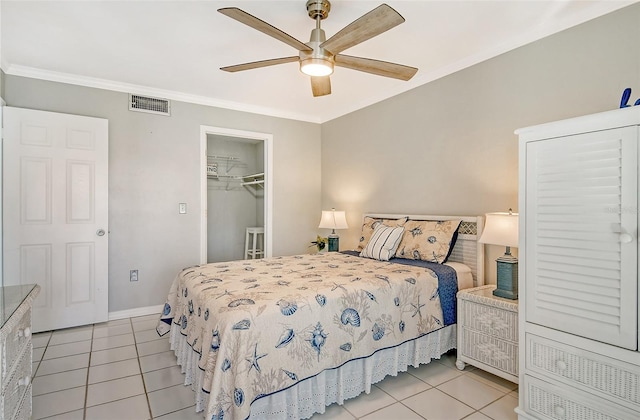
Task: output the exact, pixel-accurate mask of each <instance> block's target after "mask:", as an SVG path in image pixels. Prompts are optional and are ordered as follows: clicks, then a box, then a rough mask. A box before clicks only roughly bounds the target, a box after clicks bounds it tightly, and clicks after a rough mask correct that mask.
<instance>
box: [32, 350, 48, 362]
mask: <svg viewBox="0 0 640 420" xmlns="http://www.w3.org/2000/svg"><path fill="white" fill-rule="evenodd" d="M45 350H46V347H39V348H37V349H33V356H32V357H33V359H31V360H34V361H36V360H38V361H40V360H42V356H44V351H45Z"/></svg>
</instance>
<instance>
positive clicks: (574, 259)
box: [516, 106, 640, 420]
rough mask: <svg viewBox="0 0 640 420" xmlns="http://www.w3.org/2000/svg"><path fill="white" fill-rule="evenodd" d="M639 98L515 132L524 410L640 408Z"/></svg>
mask: <svg viewBox="0 0 640 420" xmlns="http://www.w3.org/2000/svg"><path fill="white" fill-rule="evenodd" d="M639 126H640V106H636V107H631V108H625V109H619V110H615V111H609V112H604V113H599V114H594V115H589V116H584V117H579V118H573V119H569V120H564V121H558V122H554V123H549V124H543V125H539V126H535V127H528V128H524V129H520V130H518V131H516V133H517V134H518V135H519V137H520V145H519V150H520V152H519V154H520V156H519V168H520V169H519V170H520V174H519V212H520V243H519V255H520V264H519V273H518V274H519V291H520V321H519V322H520V343H521V346H520V367H521V369H520V374H519V379H520V382H519V384H520V387H519V404H518V408H517V409H516V412H517V413H518V418H519V419H521V420H530V419H569V420H573V419H575V420H590V419H598V420H614V419H617V420H632V419H633V420H637V419H640V352H639V351H638V339H639V333H638V331H639V330H638V326H639V325H640V318H639V313H638V301H639V295H638V293H639V289H638V217H639V211H638V204H639V203H638V175H639V173H640V171H639V170H638V166H639V158H638V153H639V151H640V148H639V147H638V142H639V140H640V134H639V133H640V130H639Z"/></svg>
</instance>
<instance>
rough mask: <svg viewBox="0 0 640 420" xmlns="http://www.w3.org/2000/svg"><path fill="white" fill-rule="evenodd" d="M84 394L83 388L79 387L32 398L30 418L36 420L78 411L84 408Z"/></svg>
mask: <svg viewBox="0 0 640 420" xmlns="http://www.w3.org/2000/svg"><path fill="white" fill-rule="evenodd" d="M84 393H85V387H79V388H73V389H66V390H64V391H58V392H52V393H49V394H44V395H38V396H36V397H33V415H32V418H33V419H34V420H36V419H41V418H44V417H49V416H55V415H57V414H62V413H67V412H70V411H76V410H79V409H81V408H83V406H84Z"/></svg>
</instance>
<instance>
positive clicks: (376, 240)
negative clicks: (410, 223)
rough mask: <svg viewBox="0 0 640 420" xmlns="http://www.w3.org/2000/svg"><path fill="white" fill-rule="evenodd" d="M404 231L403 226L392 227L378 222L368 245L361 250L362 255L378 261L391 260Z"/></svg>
mask: <svg viewBox="0 0 640 420" xmlns="http://www.w3.org/2000/svg"><path fill="white" fill-rule="evenodd" d="M403 232H404V228H403V227H402V226H399V227H390V226H385V225H383V224H382V223H378V224H377V225H376V228H375V229H374V230H373V234H372V235H371V239H369V242H368V243H367V246H365V247H364V249H363V250H362V252H360V256H361V257H366V258H373V259H374V260H378V261H389V259H391V258H393V256H394V255H396V250H397V249H398V245H400V241H401V240H402V233H403Z"/></svg>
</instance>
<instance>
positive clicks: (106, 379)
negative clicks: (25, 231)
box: [33, 315, 518, 420]
mask: <svg viewBox="0 0 640 420" xmlns="http://www.w3.org/2000/svg"><path fill="white" fill-rule="evenodd" d="M157 320H158V316H157V315H150V316H143V317H137V318H130V319H122V320H117V321H109V322H106V323H102V324H95V325H89V326H84V327H78V328H69V329H65V330H58V331H54V332H46V333H39V334H34V336H33V347H34V350H33V372H34V378H33V419H34V420H36V419H43V418H46V419H64V420H76V419H77V420H83V419H86V420H95V419H105V420H115V419H118V420H138V419H141V420H145V419H161V420H191V419H194V420H195V419H197V420H201V419H202V414H196V413H195V410H194V394H193V392H192V391H191V389H190V388H189V387H185V386H183V385H182V383H183V380H184V379H183V375H182V374H181V373H180V368H179V367H178V366H177V365H176V358H175V356H174V354H173V352H172V351H170V349H169V341H168V338H167V337H166V336H165V337H164V338H160V337H158V335H157V333H156V332H155V326H156V322H157ZM454 363H455V355H454V353H449V354H447V355H445V356H443V358H442V359H440V360H439V361H437V362H435V363H433V362H432V363H430V364H428V365H424V366H421V367H420V368H417V369H415V368H410V370H409V371H408V372H406V373H402V374H400V375H398V376H397V377H387V378H386V379H385V380H383V381H382V382H380V383H378V384H376V385H375V386H373V387H372V389H371V393H370V394H362V395H360V396H359V397H357V398H354V399H352V400H348V401H346V402H345V404H344V405H342V406H338V405H336V404H334V405H332V406H330V407H327V411H326V412H325V413H324V414H322V415H316V416H314V417H313V419H314V420H324V419H340V420H342V419H345V420H346V419H366V420H374V419H389V418H392V419H394V420H410V419H423V418H424V419H429V420H459V419H468V420H483V419H484V420H487V419H494V420H510V419H516V415H515V413H514V412H513V409H514V408H515V407H516V405H517V403H518V402H517V398H518V391H517V386H516V385H515V384H513V383H511V382H508V381H505V380H503V379H501V378H498V377H496V376H494V375H491V374H488V373H486V372H484V371H482V370H479V369H475V368H473V367H467V368H466V369H465V371H464V372H461V371H459V370H457V369H456V368H455V365H454Z"/></svg>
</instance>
